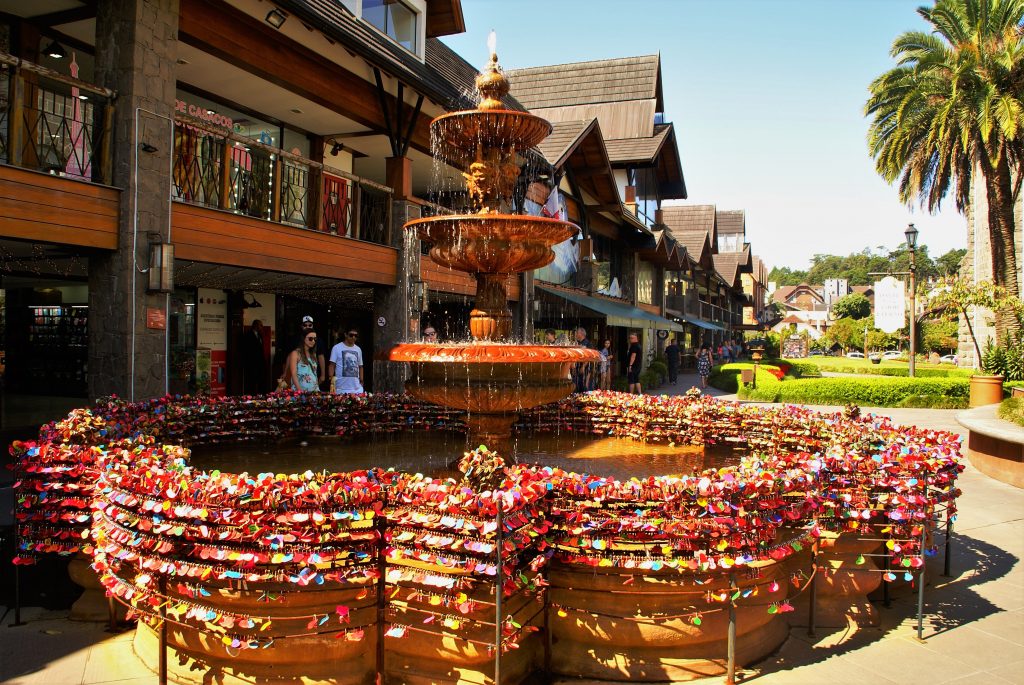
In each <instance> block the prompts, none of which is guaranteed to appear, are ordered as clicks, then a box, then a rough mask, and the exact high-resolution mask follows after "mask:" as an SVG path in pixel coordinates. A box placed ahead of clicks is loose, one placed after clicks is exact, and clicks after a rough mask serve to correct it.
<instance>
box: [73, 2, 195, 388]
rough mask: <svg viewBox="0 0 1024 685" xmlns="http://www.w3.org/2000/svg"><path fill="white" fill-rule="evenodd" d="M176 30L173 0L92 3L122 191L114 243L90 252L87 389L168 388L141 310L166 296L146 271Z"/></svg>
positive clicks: (157, 225) (162, 238)
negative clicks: (111, 98)
mask: <svg viewBox="0 0 1024 685" xmlns="http://www.w3.org/2000/svg"><path fill="white" fill-rule="evenodd" d="M177 34H178V0H107V1H105V2H101V3H99V5H98V14H97V17H96V78H97V82H98V83H99V84H100V85H102V86H106V87H108V88H111V89H113V90H115V91H117V100H116V105H115V108H116V109H115V116H114V127H113V133H114V139H113V145H112V149H113V154H114V164H113V184H114V185H115V186H117V187H118V188H120V189H121V191H122V192H121V213H120V217H119V220H118V230H119V247H118V249H117V250H116V251H115V252H113V253H106V254H100V255H97V256H94V257H92V258H90V260H89V394H90V396H91V397H99V396H103V395H110V394H117V395H119V396H121V397H127V398H129V399H140V400H141V399H145V398H148V397H155V396H159V395H162V394H164V392H165V388H166V380H167V366H166V361H167V360H166V349H167V343H166V337H165V333H166V331H164V330H159V329H149V328H147V327H146V310H147V308H156V309H160V310H164V311H165V312H166V307H167V296H166V295H163V294H149V293H147V292H146V285H147V282H148V274H147V273H145V271H144V270H145V269H147V268H148V267H149V243H150V242H168V241H169V240H170V236H169V232H170V202H169V200H170V192H171V187H170V183H171V175H170V169H169V165H170V161H171V153H172V147H173V144H172V140H171V135H172V130H173V129H172V123H171V120H170V117H171V116H172V115H173V112H174V96H175V63H176V60H177ZM137 110H138V113H137ZM143 110H144V111H143ZM136 119H137V121H138V128H137V129H136ZM143 144H145V145H146V149H147V150H151V151H149V152H146V151H143V150H142V149H141V145H143ZM136 164H137V169H136ZM133 314H134V316H133Z"/></svg>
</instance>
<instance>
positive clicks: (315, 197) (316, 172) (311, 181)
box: [306, 165, 326, 231]
mask: <svg viewBox="0 0 1024 685" xmlns="http://www.w3.org/2000/svg"><path fill="white" fill-rule="evenodd" d="M306 188H307V193H306V228H308V229H309V230H311V231H321V230H323V228H324V224H325V223H326V222H325V221H324V201H323V197H324V172H323V169H320V168H318V167H314V166H312V165H310V167H309V176H308V177H307V181H306Z"/></svg>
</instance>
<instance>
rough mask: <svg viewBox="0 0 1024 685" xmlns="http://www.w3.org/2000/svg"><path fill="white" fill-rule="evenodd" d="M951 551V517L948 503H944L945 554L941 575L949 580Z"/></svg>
mask: <svg viewBox="0 0 1024 685" xmlns="http://www.w3.org/2000/svg"><path fill="white" fill-rule="evenodd" d="M952 549H953V517H952V516H951V515H950V513H949V502H948V501H947V502H946V553H945V557H944V558H943V560H942V575H944V576H945V577H947V578H949V576H950V569H951V562H952V558H951V557H950V554H951V552H952Z"/></svg>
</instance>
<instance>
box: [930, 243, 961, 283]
mask: <svg viewBox="0 0 1024 685" xmlns="http://www.w3.org/2000/svg"><path fill="white" fill-rule="evenodd" d="M966 254H967V250H963V249H957V248H955V247H954V248H953V249H952V250H950V251H949V252H947V253H946V254H944V255H940V256H938V257H936V258H935V268H936V269H937V270H938V272H939V276H943V277H945V276H956V275H957V274H958V273H960V262H962V261H963V260H964V255H966Z"/></svg>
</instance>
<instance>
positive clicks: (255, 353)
mask: <svg viewBox="0 0 1024 685" xmlns="http://www.w3.org/2000/svg"><path fill="white" fill-rule="evenodd" d="M269 361H270V360H269V359H268V357H267V347H266V344H265V343H264V340H263V322H262V321H260V320H259V319H254V320H253V322H252V323H251V324H250V325H249V330H248V331H247V332H246V333H245V334H244V335H243V336H242V392H244V393H245V394H246V395H262V394H263V393H265V392H267V390H268V388H267V380H268V378H269V376H268V373H269V365H268V364H269Z"/></svg>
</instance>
